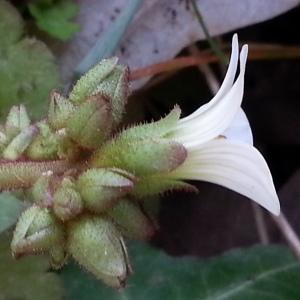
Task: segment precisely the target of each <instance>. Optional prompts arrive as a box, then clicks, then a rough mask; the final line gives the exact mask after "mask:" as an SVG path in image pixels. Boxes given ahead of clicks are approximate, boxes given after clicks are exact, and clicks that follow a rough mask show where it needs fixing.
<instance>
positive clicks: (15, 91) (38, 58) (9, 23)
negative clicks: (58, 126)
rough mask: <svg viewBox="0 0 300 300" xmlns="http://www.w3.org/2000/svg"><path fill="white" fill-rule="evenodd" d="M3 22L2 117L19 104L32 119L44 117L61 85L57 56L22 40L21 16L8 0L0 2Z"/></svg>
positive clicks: (0, 32) (0, 23) (0, 58)
mask: <svg viewBox="0 0 300 300" xmlns="http://www.w3.org/2000/svg"><path fill="white" fill-rule="evenodd" d="M0 20H1V21H0V36H1V43H0V66H1V67H0V118H2V119H3V117H5V116H6V114H7V113H8V110H9V109H10V107H11V106H12V105H14V104H18V103H24V104H25V105H26V106H27V108H28V111H30V115H31V117H33V118H37V117H41V116H42V115H44V114H46V111H47V99H48V95H49V94H50V92H51V90H52V89H53V88H58V87H59V86H60V79H59V73H58V69H57V67H56V66H55V63H54V57H53V55H52V53H51V52H50V51H49V49H48V48H47V47H46V46H45V45H44V44H43V43H41V42H39V41H36V40H35V39H29V38H23V39H22V35H23V32H22V23H21V21H20V17H19V15H18V13H17V11H15V9H14V8H13V7H12V6H11V5H10V4H9V3H7V2H5V1H0Z"/></svg>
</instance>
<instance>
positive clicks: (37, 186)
mask: <svg viewBox="0 0 300 300" xmlns="http://www.w3.org/2000/svg"><path fill="white" fill-rule="evenodd" d="M54 176H55V175H54V174H53V172H52V171H48V172H45V173H44V174H42V176H41V177H40V178H39V179H38V180H37V181H36V182H35V183H34V185H33V187H32V189H31V195H32V200H33V202H34V203H35V204H37V205H39V206H44V207H47V206H52V205H53V195H52V191H51V186H50V184H51V181H53V178H54Z"/></svg>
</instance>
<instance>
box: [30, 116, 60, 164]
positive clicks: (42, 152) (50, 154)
mask: <svg viewBox="0 0 300 300" xmlns="http://www.w3.org/2000/svg"><path fill="white" fill-rule="evenodd" d="M36 125H37V126H38V128H39V134H38V135H37V136H36V138H35V139H34V140H33V141H32V143H31V144H30V145H29V146H28V148H27V149H26V152H25V154H26V156H27V157H29V158H31V159H33V160H48V159H56V158H58V154H57V152H58V148H59V145H58V141H57V139H56V136H55V132H54V131H53V130H52V129H51V128H50V126H49V123H48V122H47V120H42V121H40V122H38V123H36Z"/></svg>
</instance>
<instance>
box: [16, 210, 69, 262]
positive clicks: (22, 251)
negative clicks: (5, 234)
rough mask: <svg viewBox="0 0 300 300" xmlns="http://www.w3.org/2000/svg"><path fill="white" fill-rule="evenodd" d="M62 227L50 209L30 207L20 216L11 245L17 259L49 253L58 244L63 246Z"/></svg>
mask: <svg viewBox="0 0 300 300" xmlns="http://www.w3.org/2000/svg"><path fill="white" fill-rule="evenodd" d="M63 238H64V235H63V230H62V228H61V225H60V224H59V223H58V222H57V221H56V219H55V218H54V217H53V216H52V214H51V213H50V212H49V210H48V209H45V208H41V207H39V206H36V205H32V206H30V207H29V208H28V209H26V210H25V211H24V212H23V213H22V214H21V216H20V218H19V220H18V222H17V225H16V229H15V231H14V235H13V240H12V243H11V249H12V254H13V256H14V257H15V258H19V257H21V256H23V255H29V254H39V253H45V252H48V251H49V250H50V249H51V248H53V247H54V246H55V245H56V244H58V245H60V244H62V241H63Z"/></svg>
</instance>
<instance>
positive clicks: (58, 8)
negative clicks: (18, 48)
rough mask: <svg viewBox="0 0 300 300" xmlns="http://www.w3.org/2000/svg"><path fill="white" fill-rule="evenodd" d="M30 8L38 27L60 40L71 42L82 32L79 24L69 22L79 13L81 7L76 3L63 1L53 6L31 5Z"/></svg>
mask: <svg viewBox="0 0 300 300" xmlns="http://www.w3.org/2000/svg"><path fill="white" fill-rule="evenodd" d="M28 8H29V11H30V13H31V14H32V15H33V16H34V17H35V19H36V21H37V26H38V27H39V28H40V29H42V30H44V31H46V32H47V33H49V34H50V35H52V36H54V37H56V38H58V39H60V40H63V41H66V40H69V39H71V38H72V37H73V36H74V34H75V33H77V32H78V31H79V30H80V25H79V24H76V23H73V22H70V21H69V20H70V19H72V18H73V17H75V16H76V15H77V14H78V12H79V6H78V5H77V4H75V3H72V2H68V1H63V2H58V3H53V4H51V6H49V5H47V6H45V5H43V6H41V5H38V4H34V3H30V4H28Z"/></svg>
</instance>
